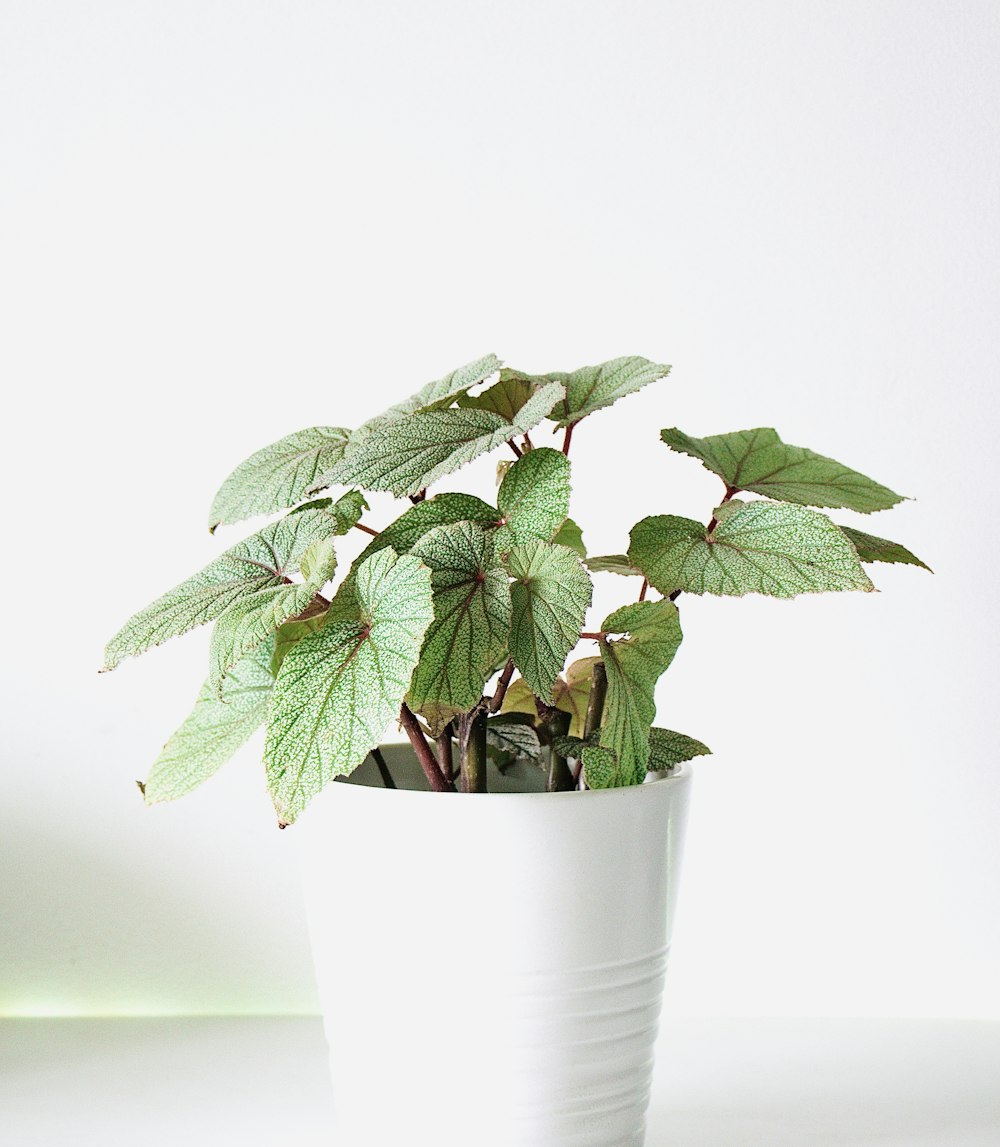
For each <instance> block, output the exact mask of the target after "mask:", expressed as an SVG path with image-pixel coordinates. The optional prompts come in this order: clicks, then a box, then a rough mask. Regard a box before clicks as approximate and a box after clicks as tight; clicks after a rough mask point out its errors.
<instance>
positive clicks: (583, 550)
mask: <svg viewBox="0 0 1000 1147" xmlns="http://www.w3.org/2000/svg"><path fill="white" fill-rule="evenodd" d="M552 541H553V542H555V543H556V545H557V546H569V548H570V549H571V550H573V552H574V553H577V554H579V555H580V557H581V558H586V556H587V547H586V546H585V545H584V543H583V531H582V530H581V529H580V527H579V526H578V525H577V524H576V522H574V521H573V519H572V518H567V519H566V521H565V522H563V524H562V525H561V526H560V527H559V529H558V530H556V532H555V533H554V534H553V535H552Z"/></svg>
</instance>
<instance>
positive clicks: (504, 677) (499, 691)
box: [490, 658, 514, 713]
mask: <svg viewBox="0 0 1000 1147" xmlns="http://www.w3.org/2000/svg"><path fill="white" fill-rule="evenodd" d="M513 676H514V659H513V658H510V659H509V660H508V662H507V664H506V665H505V666H504V667H503V672H502V673H501V674H500V680H499V681H497V688H496V692H495V693H494V694H493V697H492V699H491V700H490V712H491V713H498V712H499V711H500V706H501V705H502V704H503V699H504V697H506V696H507V686H508V685H509V684H510V679H511V678H512V677H513Z"/></svg>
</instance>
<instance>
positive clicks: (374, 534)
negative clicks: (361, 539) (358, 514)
mask: <svg viewBox="0 0 1000 1147" xmlns="http://www.w3.org/2000/svg"><path fill="white" fill-rule="evenodd" d="M354 528H355V529H356V530H360V531H361V532H362V533H363V534H371V536H372V537H373V538H377V537H378V530H373V529H372V528H371V526H366V525H364V523H362V522H355V523H354Z"/></svg>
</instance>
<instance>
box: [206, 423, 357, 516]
mask: <svg viewBox="0 0 1000 1147" xmlns="http://www.w3.org/2000/svg"><path fill="white" fill-rule="evenodd" d="M349 433H350V432H349V431H347V430H344V429H343V428H342V427H340V426H312V427H309V428H308V429H306V430H298V431H296V432H295V433H294V434H289V435H288V436H287V437H286V438H280V439H279V440H278V441H277V442H272V443H271V445H270V446H265V447H264V449H263V450H258V451H257V453H256V454H252V455H251V456H250V457H249V458H248V459H247V460H246V461H245V462H241V463H240V465H239V466H237V467H236V469H235V470H234V471H233V472H232V473H231V474H230V475H229V477H228V478H227V479H226V480H225V482H223V483H222V485H221V486H220V487H219V492H218V493H217V494H216V495H215V500H214V501H213V502H212V511H211V513H210V514H209V516H208V528H209V529H210V530H211V531H212V532H213V533H214V532H215V529H216V527H217V526H220V525H222V524H223V523H227V522H239V521H242V520H243V519H244V518H252V517H254V516H256V515H257V514H272V513H274V511H275V510H284V509H285V508H286V507H288V506H294V505H295V503H296V502H301V501H302V499H303V498H305V496H306V494H307V493H308V492H309V491H310V489H312V488H313V487H314V486H315V483H316V479H317V477H318V476H319V475H321V474H323V473H325V472H326V471H327V470H329V469H331V468H332V467H333V466H334V465H335V464H336V463H337V462H339V461H340V459H341V458H342V457H343V455H344V450H345V448H346V446H347V440H348V435H349Z"/></svg>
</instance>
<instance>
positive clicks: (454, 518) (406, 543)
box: [355, 494, 500, 564]
mask: <svg viewBox="0 0 1000 1147" xmlns="http://www.w3.org/2000/svg"><path fill="white" fill-rule="evenodd" d="M499 517H500V512H499V511H498V510H497V508H496V506H491V505H490V504H489V503H488V502H484V501H483V500H482V498H476V497H475V496H474V495H472V494H438V495H437V496H436V497H434V498H428V499H427V500H426V501H425V502H418V503H417V504H416V505H415V506H411V507H410V508H409V509H408V510H407V511H406V512H405V513H403V514H400V516H399V517H398V518H397V519H396V520H395V521H394V522H390V523H389V525H388V526H386V527H385V529H384V530H382V531H380V533H379V535H378V537H377V538H372V540H371V541H370V542H369V544H368V545H367V546H366V547H365V549H364V551H363V552H362V554H361V555H360V557H359V558H358V562H360V561H363V560H364V559H365V558H368V557H370V556H371V555H372V554H374V553H378V551H379V550H381V549H384V548H385V547H386V546H392V548H393V549H394V550H395V551H396V552H397V553H399V554H405V553H409V551H410V550H411V549H412V548H413V546H415V545H416V544H417V542H418V541H419V540H420V539H421V538H422V537H423V536H424V534H426V533H428V532H429V531H430V530H433V529H435V527H437V526H450V525H453V524H454V523H455V522H477V523H478V524H479V525H482V526H492V525H495V524H496V522H497V521H498V520H499ZM355 564H357V563H355Z"/></svg>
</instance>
